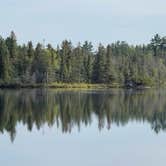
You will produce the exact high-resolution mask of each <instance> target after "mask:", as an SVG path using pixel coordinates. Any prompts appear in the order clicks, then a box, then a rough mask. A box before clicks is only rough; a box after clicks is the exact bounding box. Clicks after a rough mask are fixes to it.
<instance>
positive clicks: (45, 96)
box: [0, 89, 166, 166]
mask: <svg viewBox="0 0 166 166" xmlns="http://www.w3.org/2000/svg"><path fill="white" fill-rule="evenodd" d="M0 152H1V153H0V163H1V164H2V165H5V166H11V165H13V166H36V165H39V166H53V165H58V166H93V165H94V166H110V165H115V166H133V165H134V166H140V165H141V166H148V165H150V166H156V165H157V166H165V157H166V90H163V89H161V90H155V89H154V90H145V91H134V90H108V91H103V90H101V91H56V90H1V91H0Z"/></svg>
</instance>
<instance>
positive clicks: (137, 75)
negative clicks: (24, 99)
mask: <svg viewBox="0 0 166 166" xmlns="http://www.w3.org/2000/svg"><path fill="white" fill-rule="evenodd" d="M0 82H1V84H5V83H8V84H17V85H18V84H20V85H23V84H31V85H35V84H48V83H49V84H50V83H53V82H57V83H68V84H69V83H71V84H73V83H80V84H81V83H85V84H87V83H88V84H90V83H93V84H95V83H100V84H110V85H114V84H117V85H121V86H131V87H134V86H138V85H150V86H151V85H162V84H165V83H166V37H161V36H159V35H158V34H156V35H155V36H154V37H153V38H152V40H151V43H150V44H148V45H136V46H132V45H128V44H127V43H126V42H124V41H122V42H120V41H117V42H115V43H113V44H110V45H107V46H104V45H102V44H100V45H99V46H98V48H97V50H96V51H95V50H93V46H92V43H91V42H88V41H85V42H84V43H83V44H81V43H79V44H78V45H77V46H73V45H72V43H71V41H67V40H64V41H63V42H62V44H61V46H60V47H59V46H58V47H57V48H56V49H55V48H53V47H52V46H51V44H48V45H47V47H45V46H43V45H42V44H40V43H38V44H37V45H36V47H34V46H33V43H32V42H31V41H29V42H28V43H27V45H26V44H24V45H18V44H17V40H16V36H15V34H14V32H11V34H10V36H9V37H7V38H6V39H3V38H0Z"/></svg>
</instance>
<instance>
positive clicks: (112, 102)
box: [0, 90, 166, 140]
mask: <svg viewBox="0 0 166 166" xmlns="http://www.w3.org/2000/svg"><path fill="white" fill-rule="evenodd" d="M165 99H166V93H165V92H164V91H162V90H161V91H159V90H158V91H157V90H156V91H155V90H153V91H130V90H126V91H123V90H111V91H107V92H105V91H92V92H90V91H88V92H86V91H82V92H70V91H67V92H63V91H59V92H58V91H48V90H31V91H29V90H19V91H6V90H1V91H0V132H1V133H3V132H4V131H7V132H8V133H9V134H10V136H11V140H14V138H15V135H16V130H17V129H16V126H17V124H20V123H21V124H23V125H25V126H27V129H28V130H29V131H31V130H32V129H33V127H36V128H37V129H38V130H39V129H41V128H42V126H43V125H46V124H47V125H48V126H50V127H52V126H53V125H56V126H57V128H60V130H61V131H62V132H64V133H66V132H71V131H72V129H73V127H78V129H79V130H80V129H81V127H82V126H90V125H91V123H92V122H93V121H94V120H97V122H98V128H99V130H102V129H103V128H104V127H105V126H107V128H108V129H110V128H111V124H116V125H117V126H123V125H126V124H127V123H128V122H129V121H138V122H147V123H149V124H150V125H151V128H152V130H154V131H155V132H156V133H158V132H160V131H165V130H166V110H165V108H166V102H165Z"/></svg>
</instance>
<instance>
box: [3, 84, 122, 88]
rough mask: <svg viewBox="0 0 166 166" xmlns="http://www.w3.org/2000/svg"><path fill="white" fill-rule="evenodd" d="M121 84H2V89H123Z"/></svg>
mask: <svg viewBox="0 0 166 166" xmlns="http://www.w3.org/2000/svg"><path fill="white" fill-rule="evenodd" d="M122 87H123V86H121V85H119V84H86V83H50V84H7V83H6V84H0V88H1V89H3V88H4V89H5V88H9V89H19V88H54V89H108V88H122Z"/></svg>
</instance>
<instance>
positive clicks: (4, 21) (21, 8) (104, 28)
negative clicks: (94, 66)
mask: <svg viewBox="0 0 166 166" xmlns="http://www.w3.org/2000/svg"><path fill="white" fill-rule="evenodd" d="M165 18H166V1H165V0H3V1H1V2H0V21H1V23H0V34H1V35H2V36H3V37H6V36H7V35H8V34H9V33H10V31H11V30H14V31H15V33H16V35H17V38H18V42H19V43H25V42H27V41H28V40H32V41H34V42H36V41H40V42H42V41H43V39H45V40H46V43H48V42H50V43H52V44H53V45H54V46H55V45H56V44H58V43H60V42H61V41H62V40H63V39H71V40H72V41H73V42H74V43H77V42H78V41H81V42H82V41H84V40H89V41H92V42H93V43H95V44H97V43H99V42H102V43H104V44H105V43H111V42H114V41H116V40H125V41H127V42H129V43H133V44H142V43H147V42H149V40H150V38H151V37H152V36H153V35H154V34H155V33H159V34H161V35H166V21H165Z"/></svg>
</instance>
